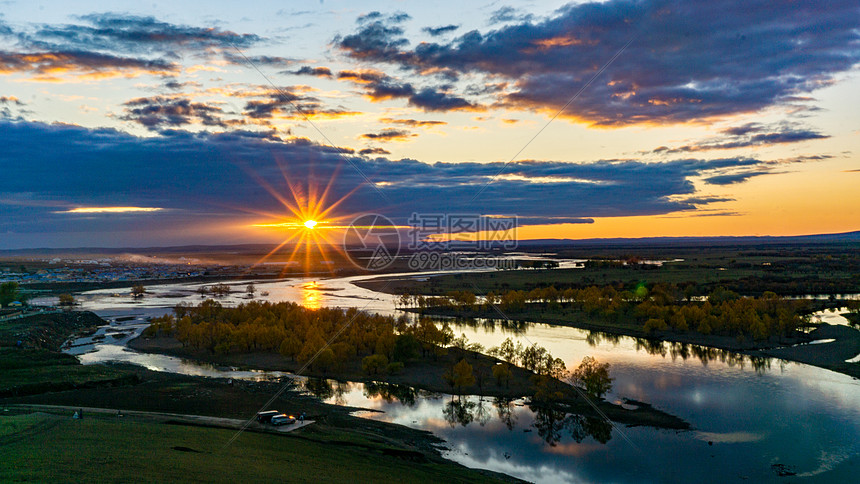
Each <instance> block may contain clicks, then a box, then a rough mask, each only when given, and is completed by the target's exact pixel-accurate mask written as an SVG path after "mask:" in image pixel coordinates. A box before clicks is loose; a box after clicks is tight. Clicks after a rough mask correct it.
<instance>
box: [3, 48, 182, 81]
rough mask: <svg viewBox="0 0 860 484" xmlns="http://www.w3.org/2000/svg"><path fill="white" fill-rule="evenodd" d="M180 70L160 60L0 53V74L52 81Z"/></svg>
mask: <svg viewBox="0 0 860 484" xmlns="http://www.w3.org/2000/svg"><path fill="white" fill-rule="evenodd" d="M178 70H179V66H177V65H176V64H173V63H170V62H166V61H162V60H145V59H135V58H130V57H119V56H114V55H110V54H100V53H96V52H84V51H56V52H30V53H16V52H4V51H0V74H14V73H25V74H32V75H34V78H35V79H39V80H53V79H56V78H57V76H58V75H62V74H66V73H71V74H74V75H77V76H80V77H84V78H91V79H93V78H96V79H97V78H104V77H115V76H126V77H134V76H138V75H141V74H156V75H167V74H171V73H174V72H176V71H178Z"/></svg>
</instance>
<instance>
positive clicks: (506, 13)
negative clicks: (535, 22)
mask: <svg viewBox="0 0 860 484" xmlns="http://www.w3.org/2000/svg"><path fill="white" fill-rule="evenodd" d="M533 18H534V15H532V14H530V13H525V12H521V11H520V10H518V9H516V8H514V7H507V6H506V7H502V8H500V9H498V10H496V11H494V12H493V13H492V14H490V18H489V19H488V20H487V23H489V24H490V25H493V24H500V23H505V22H513V21H518V22H528V21H530V20H532V19H533Z"/></svg>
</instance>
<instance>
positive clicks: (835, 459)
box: [67, 275, 860, 483]
mask: <svg viewBox="0 0 860 484" xmlns="http://www.w3.org/2000/svg"><path fill="white" fill-rule="evenodd" d="M361 277H366V276H359V277H345V278H330V279H320V280H312V279H301V278H299V279H292V280H287V281H278V282H268V281H254V284H255V287H256V290H257V293H256V294H255V296H256V298H257V299H266V300H270V301H294V302H298V303H301V304H303V305H305V306H308V307H321V306H339V307H350V306H355V307H359V308H363V309H364V310H367V311H375V312H379V313H383V314H395V313H397V310H396V309H395V307H394V298H393V297H392V296H389V295H386V294H382V293H377V292H374V291H370V290H366V289H362V288H360V287H357V286H355V285H354V284H352V282H353V281H355V280H356V279H359V278H361ZM416 277H426V275H421V276H416ZM248 282H249V281H242V282H235V283H230V284H231V286H234V289H235V290H236V291H237V292H234V293H232V294H231V295H229V296H226V297H224V298H222V299H221V301H222V303H223V304H236V303H239V302H242V301H246V300H247V299H248V298H249V296H248V295H247V294H244V293H243V292H244V288H245V286H246V285H247V284H248ZM199 286H200V285H199V284H169V285H162V286H148V287H147V290H148V291H149V294H147V296H146V297H145V298H143V299H142V300H134V299H132V298H131V297H130V296H128V294H129V291H128V290H125V289H124V290H116V289H111V290H99V291H91V292H88V293H85V294H83V295H82V296H81V298H79V299H80V301H81V302H82V306H83V309H89V310H92V311H94V312H96V313H97V314H99V315H100V316H102V317H104V318H106V319H107V320H109V321H111V324H110V325H109V326H105V327H103V328H100V329H99V331H98V332H97V333H96V334H95V335H93V336H90V337H87V338H84V339H80V340H76V341H74V342H73V346H72V347H71V348H69V349H68V350H67V351H69V352H70V353H73V354H77V355H78V357H79V358H80V359H81V361H82V362H84V363H85V364H86V363H98V362H105V361H127V362H132V363H136V364H140V365H143V366H146V367H148V368H151V369H155V370H161V371H171V372H177V373H184V374H190V375H200V376H218V377H231V378H250V379H261V378H269V377H272V376H278V374H272V373H270V372H255V371H236V370H234V369H223V368H215V367H213V366H211V365H201V364H197V363H193V362H188V361H183V360H180V359H177V358H173V357H168V356H163V355H149V354H140V353H136V352H134V351H131V350H129V349H128V348H127V347H126V346H125V344H126V343H127V342H128V340H130V339H131V338H133V337H134V336H135V335H136V334H139V332H140V331H142V330H143V328H144V327H145V326H146V321H145V319H146V318H147V317H150V316H155V315H160V314H164V313H166V312H167V311H169V310H170V308H171V307H172V306H174V305H175V304H177V303H179V302H192V303H196V302H199V301H201V300H202V297H201V295H200V294H199V293H198V292H197V290H198V289H199ZM263 292H265V293H267V295H265V296H263V295H262V293H263ZM819 317H821V318H823V319H825V320H827V322H831V323H841V324H844V322H845V320H844V318H842V317H841V316H840V315H839V314H838V313H822V314H820V315H819ZM450 324H452V327H453V329H454V330H455V333H456V334H457V335H460V334H461V333H462V334H465V335H466V337H467V338H468V339H469V340H470V341H476V342H479V343H481V344H483V345H484V346H485V347H489V346H493V345H498V344H499V343H500V342H501V341H503V340H504V339H505V338H508V337H512V338H514V339H519V340H520V341H522V342H523V344H530V343H537V344H539V345H541V346H544V347H546V348H547V349H548V350H549V351H550V352H551V353H552V354H553V355H555V356H557V357H560V358H562V359H563V360H564V361H565V363H566V364H567V366H568V368H570V367H575V366H576V365H578V364H579V362H580V361H581V360H582V358H583V357H584V356H588V355H590V356H594V357H596V358H597V359H598V360H600V361H605V362H609V363H610V364H611V370H610V371H611V375H612V376H613V378H614V379H615V381H614V387H613V389H612V391H611V393H610V395H609V396H608V398H609V399H610V400H617V401H621V400H622V399H624V398H629V399H633V400H637V401H641V402H648V403H650V404H652V405H654V406H655V407H657V408H659V409H661V410H664V411H667V412H669V413H671V414H674V415H677V416H679V417H681V418H683V419H685V420H686V421H688V422H690V423H691V424H692V426H693V427H694V429H695V430H691V431H682V432H676V431H666V430H657V429H653V428H647V427H633V428H628V427H623V426H618V425H614V426H611V425H609V424H607V423H606V422H603V421H596V420H588V419H584V418H581V417H578V416H576V415H564V414H561V415H558V414H546V413H545V412H535V411H532V409H530V408H529V407H528V406H527V405H525V403H524V402H522V401H497V400H494V399H487V398H479V397H475V396H473V397H467V398H463V399H456V398H452V397H451V396H450V395H441V394H429V393H426V392H416V391H414V390H412V389H409V388H402V387H390V386H386V385H364V384H361V383H336V382H325V381H322V382H321V381H315V380H306V381H305V384H306V386H307V387H308V389H309V391H312V392H314V393H316V394H317V395H319V396H320V397H321V398H323V399H325V400H327V401H330V402H331V403H338V404H346V405H351V406H356V407H361V408H366V409H369V410H372V411H368V412H360V413H359V414H360V415H361V416H363V417H366V418H373V419H379V420H384V421H389V422H395V423H399V424H403V425H406V426H409V427H414V428H419V429H424V430H429V431H431V432H433V433H434V434H435V435H437V436H439V437H441V438H442V439H445V441H446V443H447V444H446V445H447V450H446V451H445V455H446V456H447V457H449V458H451V459H453V460H455V461H457V462H460V463H462V464H464V465H466V466H469V467H476V468H484V469H491V470H494V471H499V472H504V473H506V474H509V475H513V476H517V477H520V478H522V479H526V480H529V481H534V482H715V483H716V482H720V483H722V482H734V481H737V482H741V481H748V482H782V481H785V482H795V481H803V482H854V481H855V479H856V476H857V475H860V381H858V380H855V379H852V378H850V377H848V376H845V375H842V374H839V373H834V372H831V371H828V370H823V369H819V368H816V367H812V366H808V365H803V364H799V363H792V362H787V361H782V360H778V359H772V360H757V361H752V360H750V359H749V358H746V357H741V356H739V355H736V354H733V353H729V352H723V351H714V350H708V349H706V348H696V347H689V346H682V345H672V344H663V345H654V344H643V343H642V342H640V341H637V340H635V339H633V338H629V337H607V336H602V335H599V334H594V333H590V332H588V331H584V330H579V329H575V328H565V327H553V326H548V325H544V324H520V325H515V326H513V327H506V326H505V325H503V324H500V323H499V324H497V323H493V322H489V321H484V322H476V323H475V322H473V323H469V324H466V323H463V322H454V321H451V322H450ZM93 337H95V338H96V339H95V340H93Z"/></svg>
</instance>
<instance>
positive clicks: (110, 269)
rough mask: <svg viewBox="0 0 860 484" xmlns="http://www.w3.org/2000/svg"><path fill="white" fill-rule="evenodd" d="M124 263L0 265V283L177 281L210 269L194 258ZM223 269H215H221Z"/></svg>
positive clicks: (54, 260)
mask: <svg viewBox="0 0 860 484" xmlns="http://www.w3.org/2000/svg"><path fill="white" fill-rule="evenodd" d="M140 259H141V258H138V259H135V260H133V261H132V260H128V259H125V258H112V257H111V258H100V259H63V258H51V259H34V260H31V261H21V262H16V263H15V264H12V263H10V262H8V261H7V262H6V263H5V264H4V263H0V283H2V282H17V283H19V284H33V283H50V282H111V281H139V280H146V279H180V278H186V277H197V276H202V275H205V274H206V273H207V272H208V271H209V269H210V268H208V267H205V266H203V265H200V264H199V262H198V261H197V260H196V259H185V258H179V259H177V260H172V261H168V262H165V261H164V260H159V259H155V258H153V261H145V260H140ZM222 267H223V266H218V268H219V269H220V268H222Z"/></svg>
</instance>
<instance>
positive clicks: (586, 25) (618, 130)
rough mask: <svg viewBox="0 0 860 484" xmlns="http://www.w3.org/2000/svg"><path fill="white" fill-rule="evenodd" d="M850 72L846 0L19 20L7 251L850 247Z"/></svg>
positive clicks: (2, 72) (13, 25)
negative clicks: (744, 241)
mask: <svg viewBox="0 0 860 484" xmlns="http://www.w3.org/2000/svg"><path fill="white" fill-rule="evenodd" d="M858 62H860V5H858V3H857V2H856V0H853V1H834V2H806V1H790V2H789V1H786V2H780V1H754V0H752V1H743V2H740V1H737V2H727V1H721V0H708V1H658V0H645V1H619V0H609V1H605V2H597V3H586V2H563V1H557V2H556V1H547V2H541V1H536V2H513V1H510V2H486V3H481V2H475V3H471V2H448V1H437V2H426V1H422V2H409V1H402V2H339V1H329V0H325V1H320V2H283V1H279V2H211V1H206V2H202V1H201V2H196V1H188V2H184V1H183V2H123V1H112V2H86V1H82V2H61V1H57V2H47V1H29V0H28V1H14V0H13V1H4V2H0V249H3V248H25V247H81V246H89V247H124V246H166V245H184V244H233V243H251V242H277V241H279V240H282V239H283V238H284V237H285V232H287V231H289V230H300V229H290V228H284V227H283V226H275V227H272V225H277V224H278V223H280V222H284V221H289V219H290V217H292V214H291V213H290V211H289V210H288V209H287V208H285V205H284V202H287V203H288V204H294V203H295V200H296V199H298V200H299V201H300V204H304V203H305V200H306V199H307V198H308V196H310V198H311V199H314V200H317V201H318V202H319V207H320V208H321V209H325V208H327V207H329V206H331V205H332V204H334V203H335V202H337V201H340V203H339V204H337V205H336V206H334V207H333V208H332V209H331V211H330V212H328V213H327V214H326V215H325V217H322V218H323V219H324V220H321V222H322V223H321V224H320V225H319V226H318V228H319V229H326V226H325V224H326V223H329V225H338V224H344V223H348V222H349V221H350V220H351V219H352V218H353V217H355V216H357V215H360V214H363V213H380V214H383V215H386V216H387V217H389V218H391V219H392V220H394V221H395V223H397V224H406V222H407V219H408V218H409V217H410V215H411V214H413V213H458V214H482V215H487V216H516V217H517V218H518V220H519V224H520V228H519V231H518V235H519V237H521V238H593V237H653V236H687V235H689V236H704V235H707V236H716V235H800V234H813V233H833V232H847V231H853V230H860V208H858V207H860V189H858V188H860V116H859V115H858V108H860V78H858V74H860V72H858V68H857V67H858ZM327 187H328V189H327V190H326V188H327ZM323 193H325V197H323V196H322V194H323Z"/></svg>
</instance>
